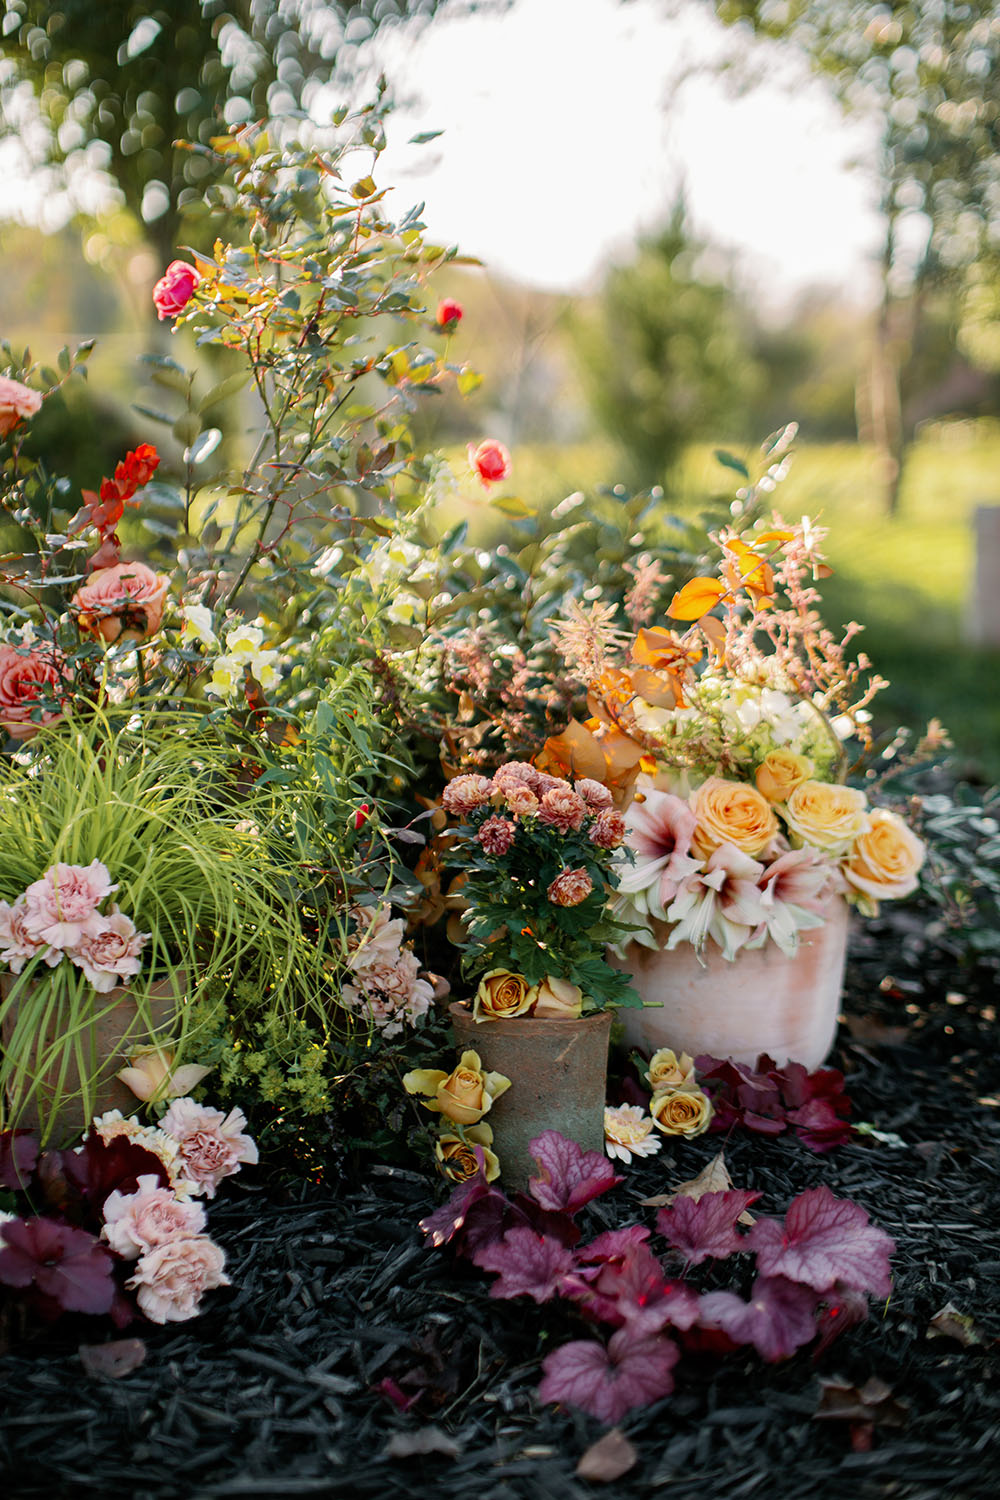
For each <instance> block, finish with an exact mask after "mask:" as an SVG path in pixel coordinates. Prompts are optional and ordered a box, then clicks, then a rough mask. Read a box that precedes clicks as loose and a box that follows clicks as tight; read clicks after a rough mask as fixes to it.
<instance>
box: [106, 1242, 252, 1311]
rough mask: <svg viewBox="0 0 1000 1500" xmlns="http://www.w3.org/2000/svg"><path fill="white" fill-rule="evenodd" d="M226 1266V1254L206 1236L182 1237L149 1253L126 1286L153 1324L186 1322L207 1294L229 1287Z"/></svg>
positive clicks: (155, 1247) (138, 1265)
mask: <svg viewBox="0 0 1000 1500" xmlns="http://www.w3.org/2000/svg"><path fill="white" fill-rule="evenodd" d="M225 1264H226V1256H225V1252H224V1251H223V1250H221V1249H220V1248H219V1246H218V1245H216V1244H214V1243H213V1241H212V1240H210V1239H209V1238H208V1236H207V1235H204V1234H193V1235H182V1236H181V1237H180V1238H179V1239H174V1240H167V1242H166V1243H165V1244H162V1245H156V1246H154V1248H153V1249H152V1250H149V1251H147V1252H146V1254H145V1255H144V1256H143V1257H142V1259H141V1260H140V1261H139V1262H138V1264H137V1266H136V1268H135V1275H134V1276H132V1277H130V1278H129V1280H128V1281H127V1282H126V1283H125V1285H126V1286H127V1287H129V1288H130V1289H132V1290H134V1291H135V1294H136V1295H135V1300H136V1301H137V1302H138V1304H139V1306H140V1308H141V1309H142V1311H143V1312H144V1313H145V1314H146V1317H147V1318H148V1319H149V1320H150V1322H151V1323H183V1322H186V1321H187V1319H188V1318H193V1317H194V1315H195V1313H196V1312H197V1311H198V1304H199V1302H200V1301H201V1299H202V1296H203V1295H204V1293H205V1292H208V1291H211V1290H212V1288H213V1287H217V1286H228V1285H229V1277H228V1276H225V1275H224V1274H223V1269H222V1268H223V1266H224V1265H225Z"/></svg>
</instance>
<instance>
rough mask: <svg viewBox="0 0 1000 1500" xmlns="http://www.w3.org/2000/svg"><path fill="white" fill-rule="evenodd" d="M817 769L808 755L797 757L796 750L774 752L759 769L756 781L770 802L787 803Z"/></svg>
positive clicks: (764, 760)
mask: <svg viewBox="0 0 1000 1500" xmlns="http://www.w3.org/2000/svg"><path fill="white" fill-rule="evenodd" d="M815 769H816V767H815V766H814V765H813V763H812V761H811V760H810V759H809V757H808V755H797V754H796V752H795V751H794V750H772V751H771V752H770V753H769V754H768V755H765V756H764V759H763V760H762V761H761V763H760V765H759V766H758V767H757V774H756V775H755V777H754V780H755V781H756V783H757V790H758V792H760V794H761V796H763V797H766V798H767V800H768V802H787V801H788V799H789V797H790V796H791V795H792V793H793V792H794V791H795V789H796V787H800V786H801V785H802V783H803V782H804V781H808V780H809V778H810V776H811V775H812V774H813V772H814V771H815Z"/></svg>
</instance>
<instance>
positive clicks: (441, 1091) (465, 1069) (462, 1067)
mask: <svg viewBox="0 0 1000 1500" xmlns="http://www.w3.org/2000/svg"><path fill="white" fill-rule="evenodd" d="M403 1087H404V1088H405V1090H406V1092H407V1093H408V1094H424V1095H425V1096H426V1097H425V1098H424V1101H423V1103H424V1106H425V1108H426V1109H430V1110H433V1111H434V1113H435V1114H440V1115H444V1116H446V1118H447V1119H449V1120H454V1122H455V1124H456V1125H476V1124H478V1123H479V1121H480V1120H481V1119H482V1117H483V1115H485V1114H486V1113H487V1111H488V1110H489V1109H491V1108H492V1106H493V1101H494V1099H499V1097H500V1095H501V1094H503V1093H506V1091H507V1089H509V1088H510V1079H509V1078H505V1077H504V1076H503V1074H502V1073H484V1072H483V1068H482V1063H481V1062H480V1060H479V1053H478V1052H471V1051H470V1052H463V1053H462V1056H461V1058H460V1060H459V1064H458V1067H457V1068H454V1069H453V1070H452V1071H451V1072H450V1073H445V1072H443V1071H442V1070H441V1069H440V1068H414V1070H413V1072H412V1073H407V1074H406V1076H405V1077H404V1079H403Z"/></svg>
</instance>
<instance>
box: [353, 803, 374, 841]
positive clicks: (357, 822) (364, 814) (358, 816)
mask: <svg viewBox="0 0 1000 1500" xmlns="http://www.w3.org/2000/svg"><path fill="white" fill-rule="evenodd" d="M370 812H371V807H370V806H369V804H368V803H367V802H362V804H361V806H360V807H359V808H358V810H357V812H356V813H355V814H354V832H355V833H359V832H360V831H361V829H362V828H364V826H365V824H366V823H367V822H368V814H369V813H370Z"/></svg>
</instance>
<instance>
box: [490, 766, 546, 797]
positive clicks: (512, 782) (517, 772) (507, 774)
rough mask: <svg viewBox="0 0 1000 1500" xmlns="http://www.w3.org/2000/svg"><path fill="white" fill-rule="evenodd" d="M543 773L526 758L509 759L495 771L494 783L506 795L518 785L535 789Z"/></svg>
mask: <svg viewBox="0 0 1000 1500" xmlns="http://www.w3.org/2000/svg"><path fill="white" fill-rule="evenodd" d="M540 775H541V773H540V772H539V771H536V770H535V768H534V766H532V765H529V763H528V762H527V761H526V760H509V761H508V762H507V763H506V765H503V766H500V767H499V768H498V769H497V770H496V771H494V772H493V785H494V786H495V787H496V789H497V791H498V792H503V794H504V796H506V795H507V794H508V793H509V792H512V791H513V789H514V788H515V787H516V786H526V787H528V788H530V790H531V791H535V790H536V788H537V786H538V781H539V777H540Z"/></svg>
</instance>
